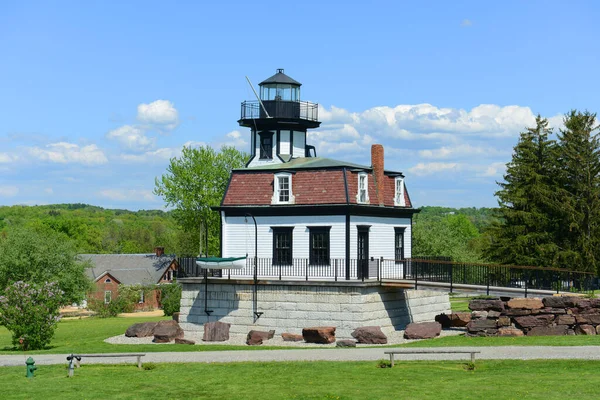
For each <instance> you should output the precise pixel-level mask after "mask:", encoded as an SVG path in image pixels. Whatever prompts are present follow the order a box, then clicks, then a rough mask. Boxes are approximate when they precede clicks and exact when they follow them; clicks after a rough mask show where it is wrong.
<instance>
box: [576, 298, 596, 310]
mask: <svg viewBox="0 0 600 400" xmlns="http://www.w3.org/2000/svg"><path fill="white" fill-rule="evenodd" d="M573 303H574V306H575V307H577V308H579V309H587V308H591V307H592V302H591V301H590V300H588V299H580V298H577V297H575V298H574V300H573Z"/></svg>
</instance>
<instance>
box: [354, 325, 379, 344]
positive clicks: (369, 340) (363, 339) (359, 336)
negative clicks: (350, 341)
mask: <svg viewBox="0 0 600 400" xmlns="http://www.w3.org/2000/svg"><path fill="white" fill-rule="evenodd" d="M351 335H352V337H353V338H354V339H356V340H357V341H358V343H362V344H387V336H385V335H384V334H383V332H382V331H381V328H380V327H378V326H362V327H360V328H356V329H355V330H354V332H352V333H351Z"/></svg>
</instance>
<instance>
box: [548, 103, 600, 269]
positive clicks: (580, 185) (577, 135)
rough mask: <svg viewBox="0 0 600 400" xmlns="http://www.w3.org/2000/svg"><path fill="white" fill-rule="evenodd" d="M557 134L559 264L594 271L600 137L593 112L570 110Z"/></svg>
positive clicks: (599, 220)
mask: <svg viewBox="0 0 600 400" xmlns="http://www.w3.org/2000/svg"><path fill="white" fill-rule="evenodd" d="M564 125H565V127H564V129H561V131H560V134H559V135H558V139H559V150H560V157H559V159H558V167H559V171H558V177H559V180H560V183H559V184H560V187H561V188H562V189H563V190H562V191H561V203H562V205H563V207H562V218H563V223H562V230H561V235H560V236H559V237H558V241H557V243H558V244H559V246H560V247H561V249H562V257H561V259H560V263H561V264H562V265H563V266H565V267H569V268H571V269H575V270H579V271H591V272H596V271H597V270H598V267H599V262H600V248H599V245H600V237H599V234H600V140H599V137H598V126H597V125H596V114H592V113H590V112H588V111H585V112H583V113H582V112H579V111H576V110H572V111H571V112H569V113H568V114H567V115H566V116H565V119H564Z"/></svg>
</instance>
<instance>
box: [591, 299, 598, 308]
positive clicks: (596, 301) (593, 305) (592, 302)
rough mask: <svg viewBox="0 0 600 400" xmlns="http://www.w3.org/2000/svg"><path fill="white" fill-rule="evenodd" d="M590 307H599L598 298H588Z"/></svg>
mask: <svg viewBox="0 0 600 400" xmlns="http://www.w3.org/2000/svg"><path fill="white" fill-rule="evenodd" d="M590 307H593V308H600V299H590Z"/></svg>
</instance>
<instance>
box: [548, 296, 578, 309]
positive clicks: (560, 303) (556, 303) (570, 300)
mask: <svg viewBox="0 0 600 400" xmlns="http://www.w3.org/2000/svg"><path fill="white" fill-rule="evenodd" d="M576 300H577V297H572V296H569V297H562V296H552V297H544V298H543V299H542V303H544V305H545V306H546V307H552V308H567V307H574V306H575V302H576Z"/></svg>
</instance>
